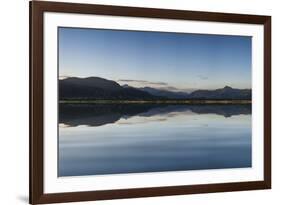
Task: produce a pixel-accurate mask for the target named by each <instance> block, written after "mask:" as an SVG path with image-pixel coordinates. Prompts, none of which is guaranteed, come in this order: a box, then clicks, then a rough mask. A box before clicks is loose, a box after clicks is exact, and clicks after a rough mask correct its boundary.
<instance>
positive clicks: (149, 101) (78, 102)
mask: <svg viewBox="0 0 281 205" xmlns="http://www.w3.org/2000/svg"><path fill="white" fill-rule="evenodd" d="M59 103H60V104H203V105H204V104H206V105H208V104H223V105H224V104H226V105H227V104H251V103H252V100H59Z"/></svg>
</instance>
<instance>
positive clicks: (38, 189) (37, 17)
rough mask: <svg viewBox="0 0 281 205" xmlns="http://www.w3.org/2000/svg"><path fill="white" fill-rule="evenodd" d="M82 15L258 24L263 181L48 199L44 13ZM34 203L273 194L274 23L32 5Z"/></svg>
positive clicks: (225, 16) (221, 16) (238, 17)
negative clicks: (269, 191) (252, 192)
mask: <svg viewBox="0 0 281 205" xmlns="http://www.w3.org/2000/svg"><path fill="white" fill-rule="evenodd" d="M44 12H62V13H81V14H98V15H111V16H127V17H149V18H160V19H182V20H196V21H211V22H228V23H245V24H260V25H263V28H264V180H263V181H250V182H237V183H220V184H203V185H186V186H169V187H151V188H134V189H120V190H106V191H87V192H72V193H54V194H45V193H44V191H43V187H44V186H43V184H44V181H43V176H44V173H43V147H44V146H43V143H44V140H43V106H44V105H43V96H44V92H43V80H44V76H43V23H44V22H43V13H44ZM29 145H30V203H31V204H42V203H57V202H76V201H89V200H106V199H121V198H136V197H152V196H164V195H182V194H197V193H211V192H226V191H241V190H254V189H270V188H271V17H270V16H258V15H245V14H243V15H240V14H226V13H212V12H197V11H183V10H165V9H152V8H133V7H119V6H103V5H91V4H76V3H57V2H40V1H32V2H30V144H29Z"/></svg>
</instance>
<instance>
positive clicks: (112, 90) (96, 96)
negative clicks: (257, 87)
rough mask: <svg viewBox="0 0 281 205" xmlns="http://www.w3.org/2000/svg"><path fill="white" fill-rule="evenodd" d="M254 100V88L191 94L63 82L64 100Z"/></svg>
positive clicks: (92, 79) (76, 80)
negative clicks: (252, 91)
mask: <svg viewBox="0 0 281 205" xmlns="http://www.w3.org/2000/svg"><path fill="white" fill-rule="evenodd" d="M251 98H252V94H251V89H234V88H231V87H229V86H225V87H224V88H222V89H216V90H196V91H194V92H192V93H190V94H188V93H184V92H173V91H167V90H161V89H156V88H151V87H144V88H134V87H131V86H128V85H124V86H121V85H119V84H118V83H117V82H115V81H112V80H106V79H103V78H99V77H88V78H76V77H72V78H67V79H63V80H59V99H60V100H71V99H79V100H161V99H177V100H180V99H202V100H208V99H209V100H250V99H251Z"/></svg>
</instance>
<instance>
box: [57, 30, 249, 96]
mask: <svg viewBox="0 0 281 205" xmlns="http://www.w3.org/2000/svg"><path fill="white" fill-rule="evenodd" d="M251 47H252V45H251V37H247V36H225V35H201V34H183V33H166V32H140V31H119V30H102V29H80V28H59V76H60V78H63V77H73V76H76V77H89V76H97V77H102V78H106V79H109V80H114V81H117V82H118V83H119V84H121V85H123V84H129V85H131V86H135V87H144V86H150V87H157V88H162V89H168V90H181V91H190V90H194V89H216V88H221V87H224V86H226V85H228V86H231V87H235V88H251V64H252V62H251V56H252V52H251Z"/></svg>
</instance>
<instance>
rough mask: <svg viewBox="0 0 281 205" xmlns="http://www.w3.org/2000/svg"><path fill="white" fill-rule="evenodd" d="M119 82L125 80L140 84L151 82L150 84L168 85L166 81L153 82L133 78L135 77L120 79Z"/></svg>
mask: <svg viewBox="0 0 281 205" xmlns="http://www.w3.org/2000/svg"><path fill="white" fill-rule="evenodd" d="M118 82H125V83H140V84H149V85H162V86H166V85H168V84H167V83H165V82H151V81H147V80H133V79H120V80H118Z"/></svg>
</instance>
